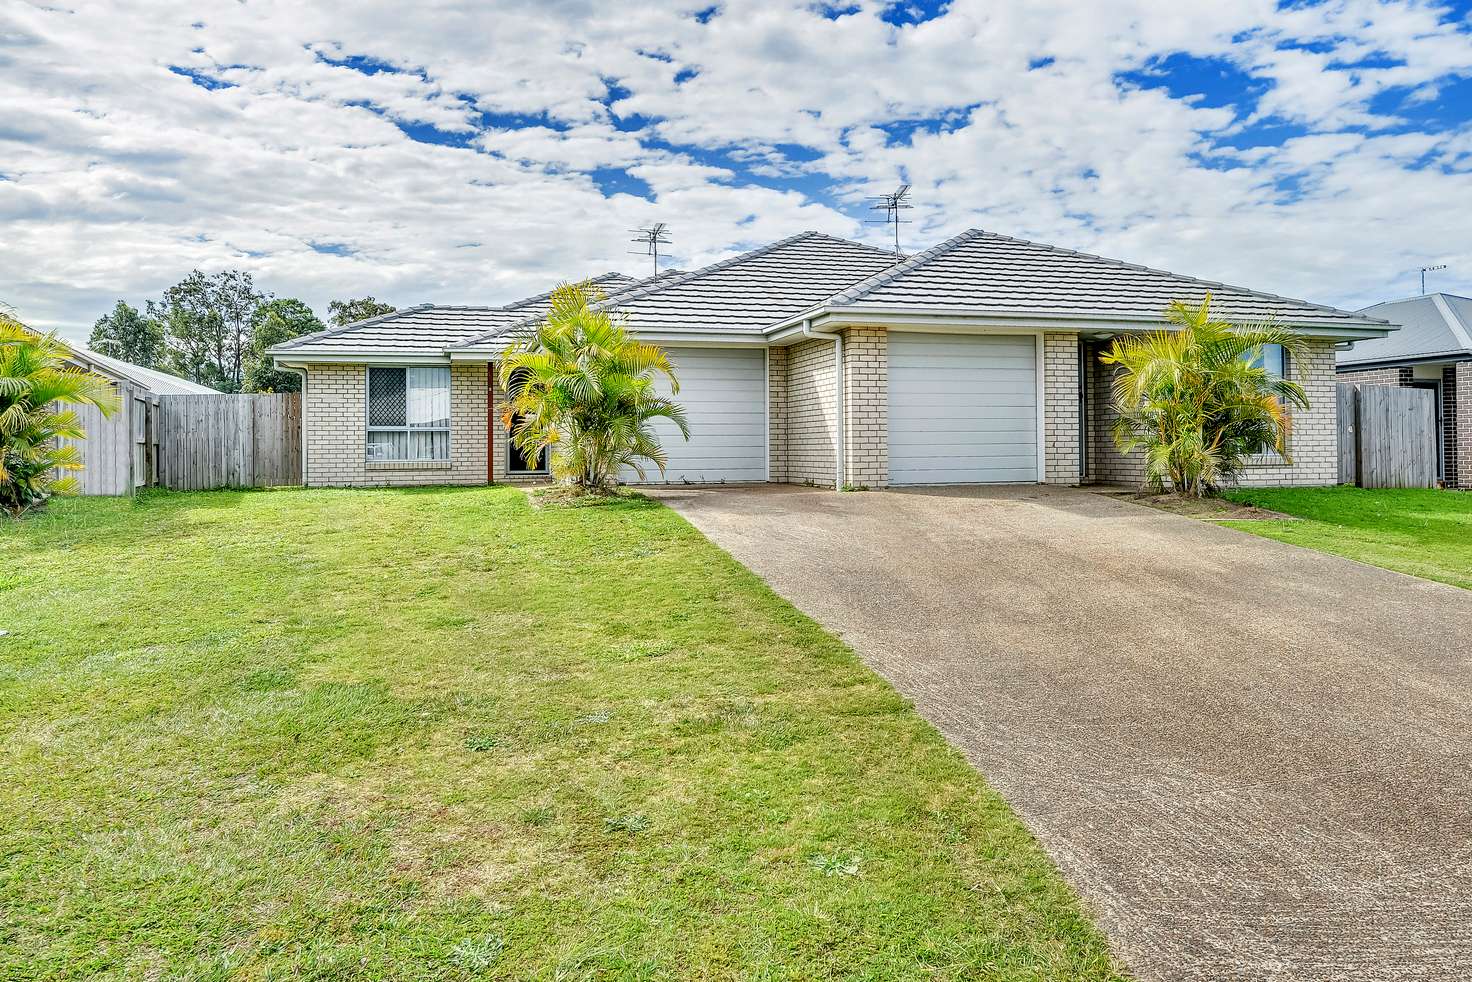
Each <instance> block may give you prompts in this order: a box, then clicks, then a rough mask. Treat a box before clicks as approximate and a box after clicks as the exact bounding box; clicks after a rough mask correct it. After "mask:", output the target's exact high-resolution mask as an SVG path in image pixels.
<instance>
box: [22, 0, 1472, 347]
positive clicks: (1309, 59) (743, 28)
mask: <svg viewBox="0 0 1472 982" xmlns="http://www.w3.org/2000/svg"><path fill="white" fill-rule="evenodd" d="M411 11H412V12H411ZM899 183H909V184H911V185H913V191H912V196H913V202H914V208H913V210H911V211H909V212H908V213H906V217H907V218H908V219H910V220H911V222H912V224H909V225H905V226H904V227H903V229H902V245H903V247H904V248H905V250H906V251H907V252H915V251H919V250H921V249H923V248H926V247H928V246H930V245H933V244H935V243H936V242H939V241H941V240H943V239H945V238H946V237H948V236H951V235H954V234H956V233H957V232H960V231H963V230H965V229H967V228H972V227H977V228H985V229H990V230H993V231H996V232H1001V233H1004V234H1007V235H1014V236H1018V237H1022V238H1028V239H1033V240H1036V241H1042V242H1047V243H1051V244H1053V245H1058V246H1063V247H1067V248H1072V249H1081V250H1084V251H1087V252H1095V253H1100V254H1103V255H1106V256H1111V257H1114V258H1119V259H1124V260H1128V261H1131V262H1136V263H1143V264H1146V265H1150V266H1156V267H1161V268H1165V269H1170V270H1173V271H1176V272H1180V273H1186V274H1190V275H1195V276H1200V277H1203V278H1206V279H1212V280H1219V281H1223V282H1228V283H1235V284H1239V285H1242V286H1247V287H1250V288H1253V289H1259V290H1265V291H1268V292H1272V293H1279V294H1283V295H1287V296H1293V297H1299V298H1303V299H1309V300H1313V301H1316V302H1321V303H1329V304H1334V305H1338V306H1345V307H1349V308H1355V307H1360V306H1364V305H1367V304H1370V303H1373V302H1376V301H1378V300H1385V299H1393V298H1400V297H1405V296H1411V295H1414V294H1416V293H1419V292H1420V287H1419V281H1418V273H1417V269H1418V267H1420V266H1424V265H1440V264H1446V265H1447V266H1448V267H1449V268H1448V269H1446V270H1444V271H1438V272H1434V273H1431V274H1428V279H1427V286H1428V288H1429V289H1431V290H1444V291H1447V292H1453V293H1457V292H1460V293H1463V294H1472V220H1469V216H1472V0H1455V2H1420V0H1384V2H1371V0H1329V2H1324V3H1304V2H1295V3H1272V2H1264V0H1214V2H1212V3H1210V4H1195V3H1181V2H1179V0H1111V2H1108V3H1093V2H1084V0H1074V2H1067V3H1065V2H1057V0H1029V2H1028V3H1007V2H998V0H976V2H972V0H954V2H951V3H900V4H893V3H882V2H872V0H859V2H854V3H846V4H842V3H839V4H824V3H800V2H794V3H782V2H773V0H760V2H756V0H752V2H745V0H729V2H724V3H712V2H710V0H699V2H696V3H666V2H662V0H641V2H639V3H637V4H635V3H608V2H605V0H542V2H525V3H504V2H495V0H479V2H460V3H456V2H449V0H425V2H421V3H417V4H414V5H412V7H406V6H405V5H403V4H402V3H393V4H373V3H355V4H353V5H352V6H351V8H349V7H347V6H346V5H343V6H342V7H336V6H335V5H331V4H326V3H322V4H317V3H300V2H295V0H290V2H288V0H241V2H220V3H214V2H190V3H166V2H158V3H142V2H131V0H111V2H105V3H86V2H68V0H47V2H45V3H38V4H30V3H26V2H19V0H7V2H5V3H4V4H3V5H0V216H3V217H0V221H3V234H0V302H4V303H6V304H8V305H10V306H11V307H13V308H14V310H15V312H16V314H17V315H18V316H19V317H21V319H22V320H24V321H26V322H27V323H29V324H32V325H33V326H36V327H41V328H47V329H51V328H54V329H58V330H60V331H61V332H62V334H63V335H65V336H67V337H70V338H74V339H81V338H85V336H86V334H87V333H88V332H89V331H90V328H91V325H92V323H93V322H94V321H95V320H96V319H97V318H98V317H99V316H101V315H102V314H104V313H106V312H107V311H108V310H109V309H110V308H111V307H112V305H113V303H114V302H115V301H117V300H119V299H122V300H127V301H128V302H130V303H132V304H134V305H137V306H140V307H141V306H142V304H143V302H144V301H146V300H148V299H150V298H157V297H159V296H160V294H161V293H162V291H163V290H164V289H165V288H166V287H168V286H169V285H170V284H172V283H175V282H177V281H178V280H180V279H182V278H183V277H184V275H185V274H187V273H188V272H189V271H190V270H191V269H193V268H200V269H203V270H205V271H214V270H218V269H224V268H239V269H245V270H249V271H250V272H251V273H252V274H253V275H254V276H255V279H256V282H257V285H258V286H259V287H262V288H264V289H266V290H269V291H271V292H272V293H274V294H276V295H277V296H296V297H299V298H301V299H303V300H306V301H307V302H308V303H310V304H312V305H313V306H314V307H316V308H317V310H318V312H319V314H323V315H325V313H326V306H327V301H328V300H330V299H333V298H345V297H355V296H363V295H366V294H372V295H374V296H376V297H378V298H379V299H381V300H387V301H389V302H391V303H394V304H397V305H399V306H408V305H412V304H416V303H426V302H432V303H448V304H497V303H504V302H509V301H511V300H514V299H516V298H518V297H521V296H525V295H529V294H532V293H536V292H539V291H541V290H543V289H546V288H548V287H549V286H550V285H552V284H553V283H556V282H559V281H565V280H575V279H578V278H581V277H583V276H587V275H592V274H596V273H601V272H604V271H607V270H619V271H623V272H627V273H630V274H639V273H645V272H647V271H648V270H649V268H650V260H649V259H648V258H647V257H645V256H642V255H636V254H631V251H632V250H637V248H638V247H637V246H635V245H634V244H633V243H631V242H630V241H629V239H630V238H631V233H630V230H632V229H635V228H638V227H640V226H645V225H648V224H650V223H652V222H664V223H666V224H668V226H669V227H670V229H671V237H672V238H673V243H672V244H671V245H670V246H669V247H668V249H669V253H670V264H671V265H674V266H678V267H679V268H684V269H690V268H695V267H698V266H701V265H704V264H707V263H710V262H714V261H717V260H719V259H722V258H726V257H728V256H730V255H734V254H735V253H737V252H740V251H743V250H746V249H749V248H753V247H755V246H758V245H762V244H764V243H766V242H769V241H772V240H775V239H778V238H782V237H784V236H787V235H791V234H795V233H797V232H800V231H804V230H808V229H816V230H819V231H823V232H828V233H831V234H834V235H840V236H844V237H848V238H854V239H861V240H864V241H869V242H874V243H876V244H885V243H887V242H888V241H889V236H890V233H889V232H888V231H887V230H886V229H885V228H884V227H883V226H882V225H876V224H870V223H869V221H868V220H869V219H870V218H872V217H875V216H874V215H873V213H872V212H870V211H869V207H870V205H871V202H870V201H869V200H868V196H871V195H877V194H881V193H883V192H886V191H890V190H892V189H893V188H894V187H895V186H896V185H897V184H899Z"/></svg>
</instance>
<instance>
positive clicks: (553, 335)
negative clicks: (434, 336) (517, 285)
mask: <svg viewBox="0 0 1472 982" xmlns="http://www.w3.org/2000/svg"><path fill="white" fill-rule="evenodd" d="M602 299H603V294H602V293H600V292H599V291H598V290H597V289H596V288H595V287H592V286H591V285H589V284H586V283H579V284H564V285H562V286H560V287H558V288H557V290H555V291H554V292H553V294H552V307H551V310H550V311H549V312H548V314H547V318H546V319H545V320H544V321H542V322H541V323H539V324H538V325H537V327H536V328H535V330H534V331H533V332H532V333H531V334H530V335H529V336H528V337H527V338H525V339H524V340H523V341H521V342H519V343H518V344H516V345H514V346H513V347H512V348H511V350H510V351H508V352H507V354H506V357H505V358H504V359H503V360H502V362H501V385H502V387H503V388H504V389H505V390H506V408H505V412H504V416H503V421H504V422H505V424H506V425H507V426H508V427H510V428H511V430H512V437H511V439H512V443H513V444H514V445H515V447H516V448H517V449H518V450H519V451H521V453H522V454H524V455H525V456H526V457H527V458H528V459H530V460H535V459H537V458H538V457H539V456H540V455H541V454H543V453H548V454H550V459H551V464H552V474H553V476H554V477H556V478H557V479H558V480H560V481H563V482H564V483H568V484H571V485H573V486H575V487H577V488H578V489H579V490H581V491H584V492H591V493H608V492H609V491H611V490H612V489H613V487H614V485H615V484H617V482H618V473H619V471H620V469H622V468H624V467H629V468H632V469H633V470H634V472H635V473H637V474H638V475H639V477H640V479H641V480H642V479H643V478H644V477H645V476H646V475H645V470H644V463H645V462H646V461H647V462H650V463H653V464H654V465H655V466H656V467H658V468H659V470H660V473H664V468H665V463H666V456H665V452H664V447H663V446H662V445H661V444H660V441H659V437H658V435H657V434H656V433H655V432H654V428H653V426H652V425H651V424H652V423H653V421H654V420H656V419H667V420H669V421H670V422H671V423H673V424H674V425H675V427H676V428H677V429H678V430H679V431H680V434H681V435H682V436H684V438H685V439H687V440H688V439H690V428H689V426H688V425H687V424H686V422H685V413H684V410H683V409H681V408H680V406H679V405H678V404H676V403H675V402H674V400H672V399H670V398H669V397H668V396H665V395H662V394H661V393H660V392H659V390H658V388H657V381H658V379H659V377H660V376H664V377H665V378H666V379H668V380H669V388H670V392H671V393H672V394H673V393H678V392H679V391H680V386H679V382H678V380H676V378H675V373H674V369H673V367H672V366H671V365H670V361H669V358H668V356H666V355H665V353H664V351H662V350H661V349H660V348H659V347H657V346H655V345H652V344H645V343H643V342H641V341H636V340H634V339H633V338H631V337H630V336H629V334H628V331H627V329H626V328H625V326H624V325H623V324H622V323H621V322H620V321H619V320H618V319H616V318H615V317H613V316H612V315H611V314H609V313H608V311H606V310H603V309H600V308H599V307H598V306H597V303H598V301H600V300H602Z"/></svg>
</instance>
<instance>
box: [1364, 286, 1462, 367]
mask: <svg viewBox="0 0 1472 982" xmlns="http://www.w3.org/2000/svg"><path fill="white" fill-rule="evenodd" d="M1360 313H1362V314H1368V315H1370V316H1372V317H1383V318H1385V319H1386V320H1389V321H1391V322H1392V323H1395V324H1399V325H1400V330H1398V331H1396V332H1394V333H1393V334H1391V335H1390V336H1389V337H1385V338H1370V339H1368V340H1364V341H1357V342H1355V346H1354V347H1353V348H1351V349H1349V350H1348V351H1341V352H1339V358H1338V361H1339V364H1341V365H1358V364H1368V363H1372V362H1394V361H1398V360H1411V359H1419V358H1428V357H1436V356H1438V355H1446V356H1449V357H1456V356H1459V355H1466V354H1472V298H1468V297H1458V296H1455V295H1453V294H1450V293H1431V294H1428V295H1426V296H1424V297H1411V298H1409V299H1407V300H1388V301H1386V302H1385V303H1377V304H1374V305H1373V306H1370V307H1366V308H1365V309H1364V310H1362V311H1360Z"/></svg>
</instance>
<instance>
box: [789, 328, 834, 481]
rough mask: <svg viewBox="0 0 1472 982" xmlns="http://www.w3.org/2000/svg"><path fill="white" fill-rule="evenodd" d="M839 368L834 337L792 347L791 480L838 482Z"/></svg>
mask: <svg viewBox="0 0 1472 982" xmlns="http://www.w3.org/2000/svg"><path fill="white" fill-rule="evenodd" d="M837 381H838V377H837V371H836V368H835V366H834V356H833V342H832V341H827V340H824V339H821V338H815V339H814V340H811V341H802V342H800V343H798V344H795V345H792V346H791V347H789V348H788V349H787V386H786V388H787V410H786V412H785V413H784V416H785V418H786V421H787V463H786V467H785V468H784V470H785V472H786V475H787V477H786V480H787V481H788V482H789V483H793V484H816V485H818V486H820V487H829V488H831V487H833V477H834V471H835V470H836V469H837V462H836V461H835V460H834V454H833V445H834V440H835V437H836V435H837V433H838V398H837V396H838V393H837V385H836V383H837Z"/></svg>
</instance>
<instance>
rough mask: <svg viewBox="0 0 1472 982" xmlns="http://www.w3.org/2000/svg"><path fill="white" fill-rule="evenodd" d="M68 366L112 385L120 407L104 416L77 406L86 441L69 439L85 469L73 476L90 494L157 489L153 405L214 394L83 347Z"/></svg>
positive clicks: (203, 387)
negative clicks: (164, 399)
mask: <svg viewBox="0 0 1472 982" xmlns="http://www.w3.org/2000/svg"><path fill="white" fill-rule="evenodd" d="M68 349H69V350H70V355H69V357H68V361H69V362H70V363H71V364H72V365H73V366H75V367H77V368H84V369H86V370H87V371H89V372H92V373H94V374H97V375H101V376H103V377H104V378H106V379H108V380H109V381H111V382H112V384H113V388H114V389H115V391H116V393H117V397H118V408H117V411H116V412H114V413H113V414H112V415H111V416H104V415H103V414H102V412H101V410H99V409H97V407H95V406H86V405H83V406H73V407H71V409H72V411H73V412H74V413H76V415H77V419H78V422H80V423H81V425H82V430H83V432H85V433H86V434H87V437H86V439H84V440H65V441H63V443H70V444H73V445H74V446H76V448H77V451H78V453H79V454H80V455H81V458H82V465H83V466H82V470H81V471H79V472H77V473H76V474H74V475H73V476H74V477H76V479H77V484H78V485H79V491H80V492H81V493H82V494H87V495H120V494H132V493H133V491H134V490H135V489H137V488H141V487H145V486H147V485H149V484H152V483H153V482H154V480H155V478H156V476H157V475H156V474H155V471H156V470H157V462H156V459H155V455H154V453H153V450H152V447H153V443H154V441H155V440H156V439H157V435H156V434H153V433H151V432H150V428H151V425H152V424H151V420H152V413H151V406H153V405H155V404H156V403H157V402H158V398H157V397H158V396H161V395H215V394H217V393H216V392H215V390H214V389H211V388H210V387H209V386H206V385H199V384H198V383H196V382H191V381H189V380H188V379H183V378H179V377H178V376H177V375H169V374H168V373H166V372H160V371H157V370H156V369H152V368H144V367H143V366H142V365H134V364H133V363H131V362H126V361H122V360H121V359H118V358H110V357H108V356H107V355H100V354H98V353H97V352H95V351H92V350H90V349H88V348H84V347H82V346H80V345H68Z"/></svg>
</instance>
